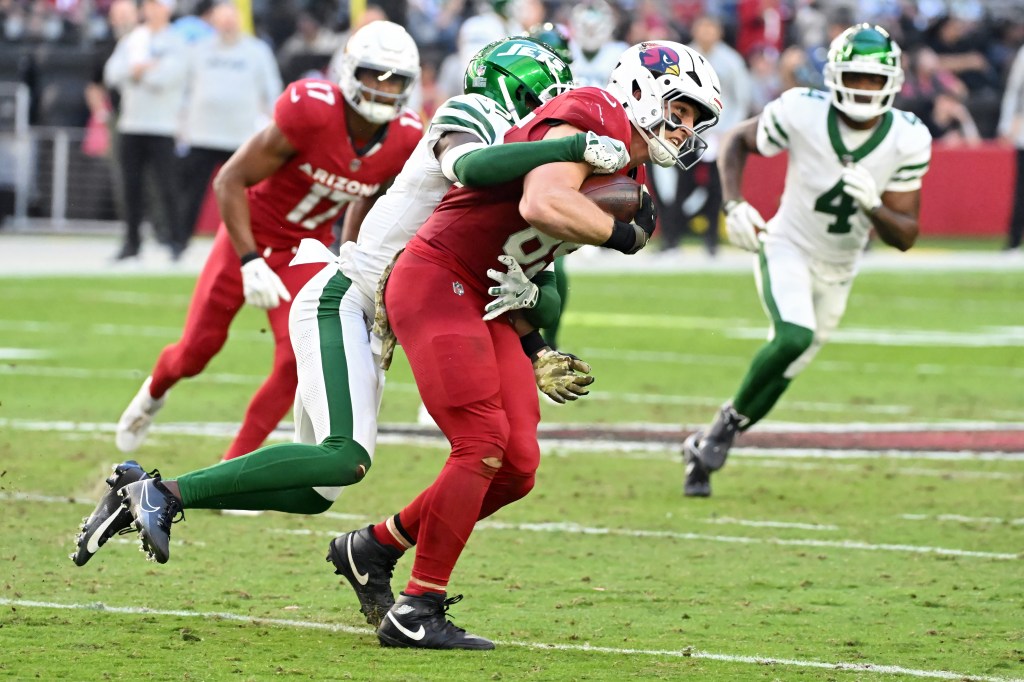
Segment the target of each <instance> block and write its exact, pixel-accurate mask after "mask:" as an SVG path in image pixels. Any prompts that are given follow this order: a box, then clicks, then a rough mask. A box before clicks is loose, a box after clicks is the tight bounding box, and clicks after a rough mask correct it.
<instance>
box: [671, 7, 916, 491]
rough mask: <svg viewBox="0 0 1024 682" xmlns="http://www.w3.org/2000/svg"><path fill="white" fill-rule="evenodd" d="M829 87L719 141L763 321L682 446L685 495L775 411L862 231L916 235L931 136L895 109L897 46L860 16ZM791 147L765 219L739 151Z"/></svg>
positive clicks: (830, 319)
mask: <svg viewBox="0 0 1024 682" xmlns="http://www.w3.org/2000/svg"><path fill="white" fill-rule="evenodd" d="M825 84H826V86H827V88H828V90H829V92H827V93H826V92H821V91H818V90H812V89H808V88H794V89H792V90H788V91H787V92H784V93H783V94H782V95H781V96H780V97H779V98H778V99H776V100H774V101H772V102H770V103H769V104H768V105H767V106H766V107H765V109H764V111H763V112H762V113H761V114H760V116H759V117H757V118H752V119H749V120H747V121H745V122H743V123H741V124H740V125H739V126H738V127H737V128H735V129H733V131H732V132H731V134H730V135H728V136H727V138H726V140H725V141H724V143H723V149H722V153H721V156H720V157H719V160H718V167H719V170H720V171H721V174H722V185H723V189H722V194H723V197H722V198H723V200H724V201H725V213H726V231H727V233H728V236H729V239H730V241H732V242H733V243H734V244H736V245H737V246H740V247H742V248H744V249H747V250H749V251H753V252H755V253H756V254H757V261H756V264H755V267H754V277H755V280H756V282H757V287H758V292H759V293H760V296H761V301H762V304H763V306H764V309H765V312H766V313H767V314H768V316H769V317H770V318H771V331H770V333H769V335H768V343H766V344H765V345H764V346H762V347H761V350H759V351H758V353H757V354H756V355H755V356H754V359H753V362H752V363H751V365H750V368H749V369H748V370H747V374H746V376H745V377H744V379H743V381H742V382H741V384H740V387H739V390H738V391H737V392H736V394H735V395H734V396H733V398H732V400H731V401H730V402H728V403H726V404H725V405H723V406H722V408H721V409H720V410H719V412H718V414H717V416H716V417H715V420H714V422H713V423H712V424H711V426H710V427H709V428H708V429H706V430H701V431H698V432H697V433H695V434H693V435H691V436H690V437H689V438H688V439H687V440H686V442H685V443H684V445H683V456H684V458H685V460H686V478H685V482H684V486H683V492H684V494H685V495H686V496H688V497H707V496H709V495H710V494H711V484H710V475H711V473H712V472H714V471H717V470H718V469H720V468H721V467H722V466H723V465H724V464H725V460H726V456H727V455H728V453H729V448H730V447H732V444H733V440H734V439H735V437H736V435H737V434H738V433H740V432H742V431H745V430H746V429H748V428H750V427H751V426H753V425H754V424H756V423H757V422H758V421H760V420H761V419H762V418H763V417H764V416H765V415H766V414H767V413H768V412H769V410H771V409H772V407H773V406H774V405H775V403H776V402H777V401H778V399H779V397H780V396H781V395H782V393H783V392H784V391H785V390H786V387H787V386H789V383H790V382H791V381H792V380H793V378H794V377H795V376H796V375H797V374H799V373H800V372H801V371H802V370H803V369H804V368H806V367H807V365H808V364H809V363H810V362H811V360H812V359H813V358H814V356H815V355H816V354H817V352H818V351H819V350H820V349H821V347H822V345H823V344H824V343H825V341H826V340H828V337H829V335H830V334H831V333H832V331H833V330H834V329H835V328H836V326H837V325H838V324H839V320H840V319H841V318H842V316H843V312H844V310H845V309H846V301H847V298H848V297H849V295H850V288H851V286H852V284H853V279H854V277H855V276H856V274H857V268H858V264H859V262H860V258H861V254H862V253H863V252H864V247H865V245H866V244H867V242H868V238H869V235H870V231H871V230H872V229H874V231H875V233H876V234H877V235H878V237H879V239H881V240H882V241H883V242H885V243H886V244H889V245H890V246H894V247H896V248H897V249H899V250H900V251H906V250H907V249H909V248H910V247H911V246H913V245H914V242H915V241H916V239H917V235H918V230H919V226H918V213H919V207H920V193H921V178H922V177H923V176H924V174H925V172H926V171H927V170H928V163H929V161H930V159H931V135H930V134H929V133H928V129H927V128H926V127H925V125H924V124H923V123H922V122H921V121H920V120H918V119H917V117H915V116H914V115H913V114H909V113H907V112H903V111H899V110H897V109H893V108H892V103H893V98H894V97H895V96H896V94H897V93H898V92H899V91H900V88H901V87H902V85H903V71H902V69H901V68H900V48H899V46H898V45H897V44H896V42H895V41H893V40H892V38H890V37H889V34H888V33H886V32H885V30H884V29H881V28H879V27H877V26H871V25H869V24H858V25H856V26H853V27H851V28H849V29H847V30H846V31H844V32H843V33H842V34H841V35H839V36H838V37H837V38H836V39H835V40H834V41H833V42H832V44H831V46H830V48H829V53H828V62H827V64H826V65H825ZM782 151H788V152H789V166H788V169H787V171H786V184H785V189H784V191H783V193H782V201H781V204H780V206H779V210H778V212H777V213H776V214H775V215H774V216H773V217H772V218H771V220H769V221H767V223H766V222H765V220H764V219H763V218H762V217H761V215H760V214H759V213H758V212H757V210H756V209H755V208H754V207H753V206H751V205H750V204H748V203H747V202H746V201H745V200H744V199H743V196H742V194H741V180H742V176H743V167H744V165H745V162H746V157H747V154H749V153H751V152H753V153H755V154H761V155H763V156H774V155H776V154H779V153H780V152H782Z"/></svg>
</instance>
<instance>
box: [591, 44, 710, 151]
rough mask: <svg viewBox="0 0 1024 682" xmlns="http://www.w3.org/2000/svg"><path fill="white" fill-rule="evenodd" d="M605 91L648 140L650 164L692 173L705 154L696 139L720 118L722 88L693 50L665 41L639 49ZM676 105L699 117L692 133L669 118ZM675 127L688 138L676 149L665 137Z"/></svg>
mask: <svg viewBox="0 0 1024 682" xmlns="http://www.w3.org/2000/svg"><path fill="white" fill-rule="evenodd" d="M607 90H608V92H609V93H610V94H611V95H612V96H614V97H615V99H617V100H618V101H619V102H620V103H621V104H622V108H623V109H625V110H626V115H627V116H629V120H630V121H631V122H632V124H633V127H634V128H636V129H637V131H638V132H639V133H640V135H641V136H642V137H643V138H644V139H645V140H647V147H648V149H649V150H650V154H651V160H652V161H654V163H656V164H658V165H659V166H662V167H665V168H669V167H671V166H673V165H677V166H679V167H680V168H684V169H685V168H692V167H693V165H694V164H696V163H697V161H698V160H699V159H700V157H701V155H702V154H703V153H704V150H705V149H707V143H706V142H705V141H704V139H703V138H702V137H701V136H700V133H701V132H703V131H705V130H707V129H708V128H710V127H711V126H713V125H715V124H716V123H718V117H719V116H721V115H722V86H721V84H720V83H719V81H718V75H717V74H716V73H715V70H714V69H713V68H712V67H711V64H710V63H709V62H708V60H706V59H704V57H703V56H702V55H701V54H700V53H699V52H697V51H696V50H693V49H691V48H689V47H687V46H686V45H682V44H680V43H675V42H672V41H669V40H655V41H648V42H644V43H640V44H638V45H634V46H633V47H631V48H629V49H628V50H626V51H625V52H623V53H622V56H621V57H620V58H619V63H618V64H617V65H616V67H615V69H614V70H612V75H611V79H610V80H609V81H608V88H607ZM680 99H682V100H686V101H688V102H692V103H693V104H695V105H696V106H697V109H698V111H699V112H700V114H699V115H698V118H697V121H696V123H695V124H694V126H693V128H692V129H691V128H687V127H686V126H682V125H680V124H678V123H674V122H673V121H672V120H671V119H672V117H671V116H669V115H668V112H669V105H670V103H671V102H673V101H675V100H680ZM680 127H682V128H684V129H686V130H688V131H689V133H690V136H689V137H688V138H687V140H686V142H685V143H683V144H682V145H681V146H680V147H678V148H677V147H676V146H675V145H674V144H672V143H671V142H670V141H669V140H668V139H667V138H666V137H665V132H666V130H669V129H672V130H675V129H679V128H680Z"/></svg>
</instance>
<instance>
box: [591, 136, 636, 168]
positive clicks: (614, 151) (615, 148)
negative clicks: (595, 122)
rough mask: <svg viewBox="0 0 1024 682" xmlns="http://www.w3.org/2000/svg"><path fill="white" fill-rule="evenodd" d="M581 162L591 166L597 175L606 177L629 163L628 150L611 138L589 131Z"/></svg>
mask: <svg viewBox="0 0 1024 682" xmlns="http://www.w3.org/2000/svg"><path fill="white" fill-rule="evenodd" d="M583 160H584V161H586V162H587V163H589V164H590V165H591V166H593V167H594V172H595V173H597V174H598V175H607V174H609V173H614V172H615V171H617V170H620V169H622V168H624V167H625V166H626V165H627V164H628V163H629V150H628V149H626V145H624V144H622V143H621V142H619V141H618V140H616V139H615V138H613V137H608V136H607V135H598V134H597V133H595V132H594V131H590V132H588V133H587V137H586V140H585V142H584V147H583Z"/></svg>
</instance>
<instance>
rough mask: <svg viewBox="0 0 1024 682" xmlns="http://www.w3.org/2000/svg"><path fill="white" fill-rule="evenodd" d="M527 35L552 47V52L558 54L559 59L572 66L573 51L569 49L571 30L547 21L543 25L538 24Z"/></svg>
mask: <svg viewBox="0 0 1024 682" xmlns="http://www.w3.org/2000/svg"><path fill="white" fill-rule="evenodd" d="M527 33H528V34H529V36H530V37H531V38H533V39H534V40H539V41H540V42H542V43H544V44H545V45H547V46H548V47H550V48H551V51H552V52H554V53H555V54H557V55H558V58H559V59H561V60H562V61H563V62H565V63H566V64H570V65H571V64H572V50H571V49H569V30H568V29H567V28H566V27H565V26H562V25H561V24H553V23H551V22H550V21H546V22H544V23H543V24H537V25H536V26H534V27H533V28H531V29H530V30H529V31H528V32H527Z"/></svg>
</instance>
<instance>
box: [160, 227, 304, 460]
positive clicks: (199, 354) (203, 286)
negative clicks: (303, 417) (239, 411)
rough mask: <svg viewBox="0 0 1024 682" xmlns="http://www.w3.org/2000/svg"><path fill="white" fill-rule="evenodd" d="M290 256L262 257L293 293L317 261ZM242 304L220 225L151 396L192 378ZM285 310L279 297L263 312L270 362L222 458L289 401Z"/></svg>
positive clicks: (274, 419)
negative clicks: (294, 262)
mask: <svg viewBox="0 0 1024 682" xmlns="http://www.w3.org/2000/svg"><path fill="white" fill-rule="evenodd" d="M293 255H294V254H293V253H292V250H291V249H283V250H277V251H272V252H271V253H270V254H269V255H265V256H264V259H265V260H266V261H267V264H268V265H269V266H270V268H271V269H272V270H273V271H274V272H275V273H277V276H278V277H280V278H281V281H282V282H283V283H284V285H285V286H286V287H287V288H288V291H289V293H291V295H292V296H293V297H294V296H295V294H296V293H298V291H299V289H301V288H302V287H303V285H304V284H305V283H306V282H307V281H308V280H309V279H310V278H311V277H312V276H313V275H315V274H316V273H317V272H318V271H319V270H320V269H321V268H322V267H323V266H322V265H319V264H311V265H299V266H296V267H289V266H288V263H289V261H291V259H292V257H293ZM243 303H245V295H244V294H243V292H242V270H241V267H240V266H239V263H238V255H237V254H236V253H235V250H234V248H233V247H232V246H231V241H230V240H229V239H228V234H227V230H226V229H225V228H224V225H223V224H222V225H221V226H220V227H219V228H218V230H217V236H216V237H215V238H214V240H213V250H212V251H210V256H209V258H207V259H206V264H205V265H203V271H202V273H200V275H199V280H198V281H197V282H196V289H195V292H194V293H193V294H192V301H191V303H189V308H188V317H187V318H186V320H185V330H184V331H183V332H182V334H181V339H179V340H178V341H177V342H176V343H172V344H171V345H169V346H167V347H166V348H164V349H163V351H161V353H160V358H159V359H158V360H157V361H156V366H155V367H154V368H153V382H152V383H151V384H150V393H152V395H153V397H154V398H159V397H160V396H162V395H163V394H164V393H166V392H167V391H168V390H169V389H170V388H171V387H172V386H174V384H176V383H178V381H179V380H180V379H182V378H186V377H193V376H195V375H197V374H199V373H200V372H202V371H203V369H204V368H205V367H206V365H207V364H208V363H209V362H210V360H212V359H213V356H214V355H216V354H217V353H218V352H220V349H221V348H223V347H224V342H225V341H227V338H228V327H230V326H231V321H232V320H233V319H235V315H237V314H238V311H239V309H240V308H241V307H242V304H243ZM290 309H291V302H290V301H282V302H281V305H279V306H277V307H276V308H274V309H272V310H268V311H267V318H268V319H269V320H270V327H271V329H272V330H273V332H274V366H273V368H272V369H271V371H270V376H269V377H267V380H266V381H264V382H263V385H262V386H260V388H259V390H258V391H256V395H254V396H253V398H252V401H251V402H250V403H249V407H248V409H247V410H246V412H245V419H244V420H243V422H242V428H241V430H240V431H239V432H238V435H237V436H235V440H234V442H232V443H231V447H230V448H228V451H227V452H226V453H225V455H224V459H231V458H232V457H239V456H241V455H244V454H247V453H249V452H252V451H253V450H255V449H257V448H258V447H260V445H262V444H263V441H265V440H266V439H267V436H268V435H270V432H271V431H273V430H274V428H275V427H276V426H277V425H278V423H280V421H281V419H283V418H284V416H285V414H287V412H288V409H289V408H290V407H291V406H292V404H293V402H294V400H295V387H296V385H297V384H298V377H297V374H296V369H295V356H294V354H293V353H292V346H291V343H290V342H289V340H288V311H289V310H290Z"/></svg>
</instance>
